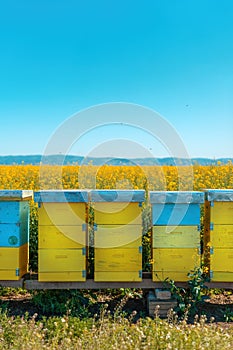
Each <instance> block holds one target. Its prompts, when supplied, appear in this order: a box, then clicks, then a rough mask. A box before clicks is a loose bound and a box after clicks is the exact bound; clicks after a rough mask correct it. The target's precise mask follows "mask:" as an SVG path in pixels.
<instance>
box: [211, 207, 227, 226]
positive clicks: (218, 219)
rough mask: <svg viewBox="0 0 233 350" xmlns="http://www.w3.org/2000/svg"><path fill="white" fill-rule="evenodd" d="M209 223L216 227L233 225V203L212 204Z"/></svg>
mask: <svg viewBox="0 0 233 350" xmlns="http://www.w3.org/2000/svg"><path fill="white" fill-rule="evenodd" d="M210 221H211V222H212V223H213V224H216V225H233V202H232V203H231V202H213V204H212V206H210Z"/></svg>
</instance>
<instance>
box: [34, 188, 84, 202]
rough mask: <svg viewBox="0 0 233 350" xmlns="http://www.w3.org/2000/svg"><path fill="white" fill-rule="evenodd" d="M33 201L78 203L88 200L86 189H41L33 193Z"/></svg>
mask: <svg viewBox="0 0 233 350" xmlns="http://www.w3.org/2000/svg"><path fill="white" fill-rule="evenodd" d="M34 200H35V202H38V203H42V202H44V203H45V202H47V203H58V202H59V203H64V202H70V203H80V202H82V203H83V202H88V191H86V190H65V191H64V190H43V191H38V192H35V193H34Z"/></svg>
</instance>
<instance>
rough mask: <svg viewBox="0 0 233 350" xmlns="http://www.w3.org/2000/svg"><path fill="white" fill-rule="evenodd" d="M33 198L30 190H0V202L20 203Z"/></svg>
mask: <svg viewBox="0 0 233 350" xmlns="http://www.w3.org/2000/svg"><path fill="white" fill-rule="evenodd" d="M32 198H33V191H31V190H0V201H21V200H30V199H32Z"/></svg>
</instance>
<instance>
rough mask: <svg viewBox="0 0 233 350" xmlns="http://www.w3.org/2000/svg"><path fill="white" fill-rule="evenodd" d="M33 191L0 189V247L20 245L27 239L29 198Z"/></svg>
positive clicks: (26, 241)
mask: <svg viewBox="0 0 233 350" xmlns="http://www.w3.org/2000/svg"><path fill="white" fill-rule="evenodd" d="M32 196H33V191H23V190H1V191H0V247H20V246H22V245H23V244H26V243H28V241H29V211H30V210H29V202H28V201H29V200H30V199H32Z"/></svg>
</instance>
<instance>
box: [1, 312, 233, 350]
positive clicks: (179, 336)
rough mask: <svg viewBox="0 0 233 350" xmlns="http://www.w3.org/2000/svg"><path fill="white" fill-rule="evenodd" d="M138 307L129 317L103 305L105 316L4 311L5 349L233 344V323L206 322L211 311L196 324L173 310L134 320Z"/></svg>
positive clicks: (102, 349) (228, 346)
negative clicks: (20, 314)
mask: <svg viewBox="0 0 233 350" xmlns="http://www.w3.org/2000/svg"><path fill="white" fill-rule="evenodd" d="M134 317H135V313H132V315H131V317H129V318H126V317H124V315H121V314H118V313H116V314H115V315H113V316H111V315H110V313H109V312H107V311H106V309H103V310H102V312H101V315H100V317H99V318H98V319H97V318H93V319H91V318H87V319H83V320H80V319H79V318H77V317H71V316H63V317H50V318H43V319H42V320H40V321H37V320H36V315H34V317H32V318H29V317H28V316H27V315H25V316H24V317H9V316H7V313H4V312H1V313H0V349H4V350H5V349H20V350H24V349H25V350H37V349H38V350H39V349H52V350H53V349H54V350H56V349H62V350H63V349H85V350H89V349H91V350H95V349H99V350H105V349H106V350H110V349H114V350H115V349H119V350H124V349H127V350H137V349H145V350H146V349H148V350H152V349H172V350H175V349H178V350H180V349H185V350H187V349H192V350H193V349H198V350H200V349H222V348H224V349H232V347H233V332H232V331H233V326H230V325H227V326H224V327H223V326H220V325H218V324H216V323H210V324H207V323H206V318H205V316H202V317H201V318H197V317H196V319H195V322H194V324H188V323H187V322H186V320H183V321H178V319H177V317H176V315H175V314H174V313H172V312H171V314H170V315H169V316H168V319H167V320H161V319H160V318H159V317H155V318H154V319H151V318H145V319H142V318H141V319H139V320H138V321H137V322H136V323H135V322H134Z"/></svg>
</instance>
